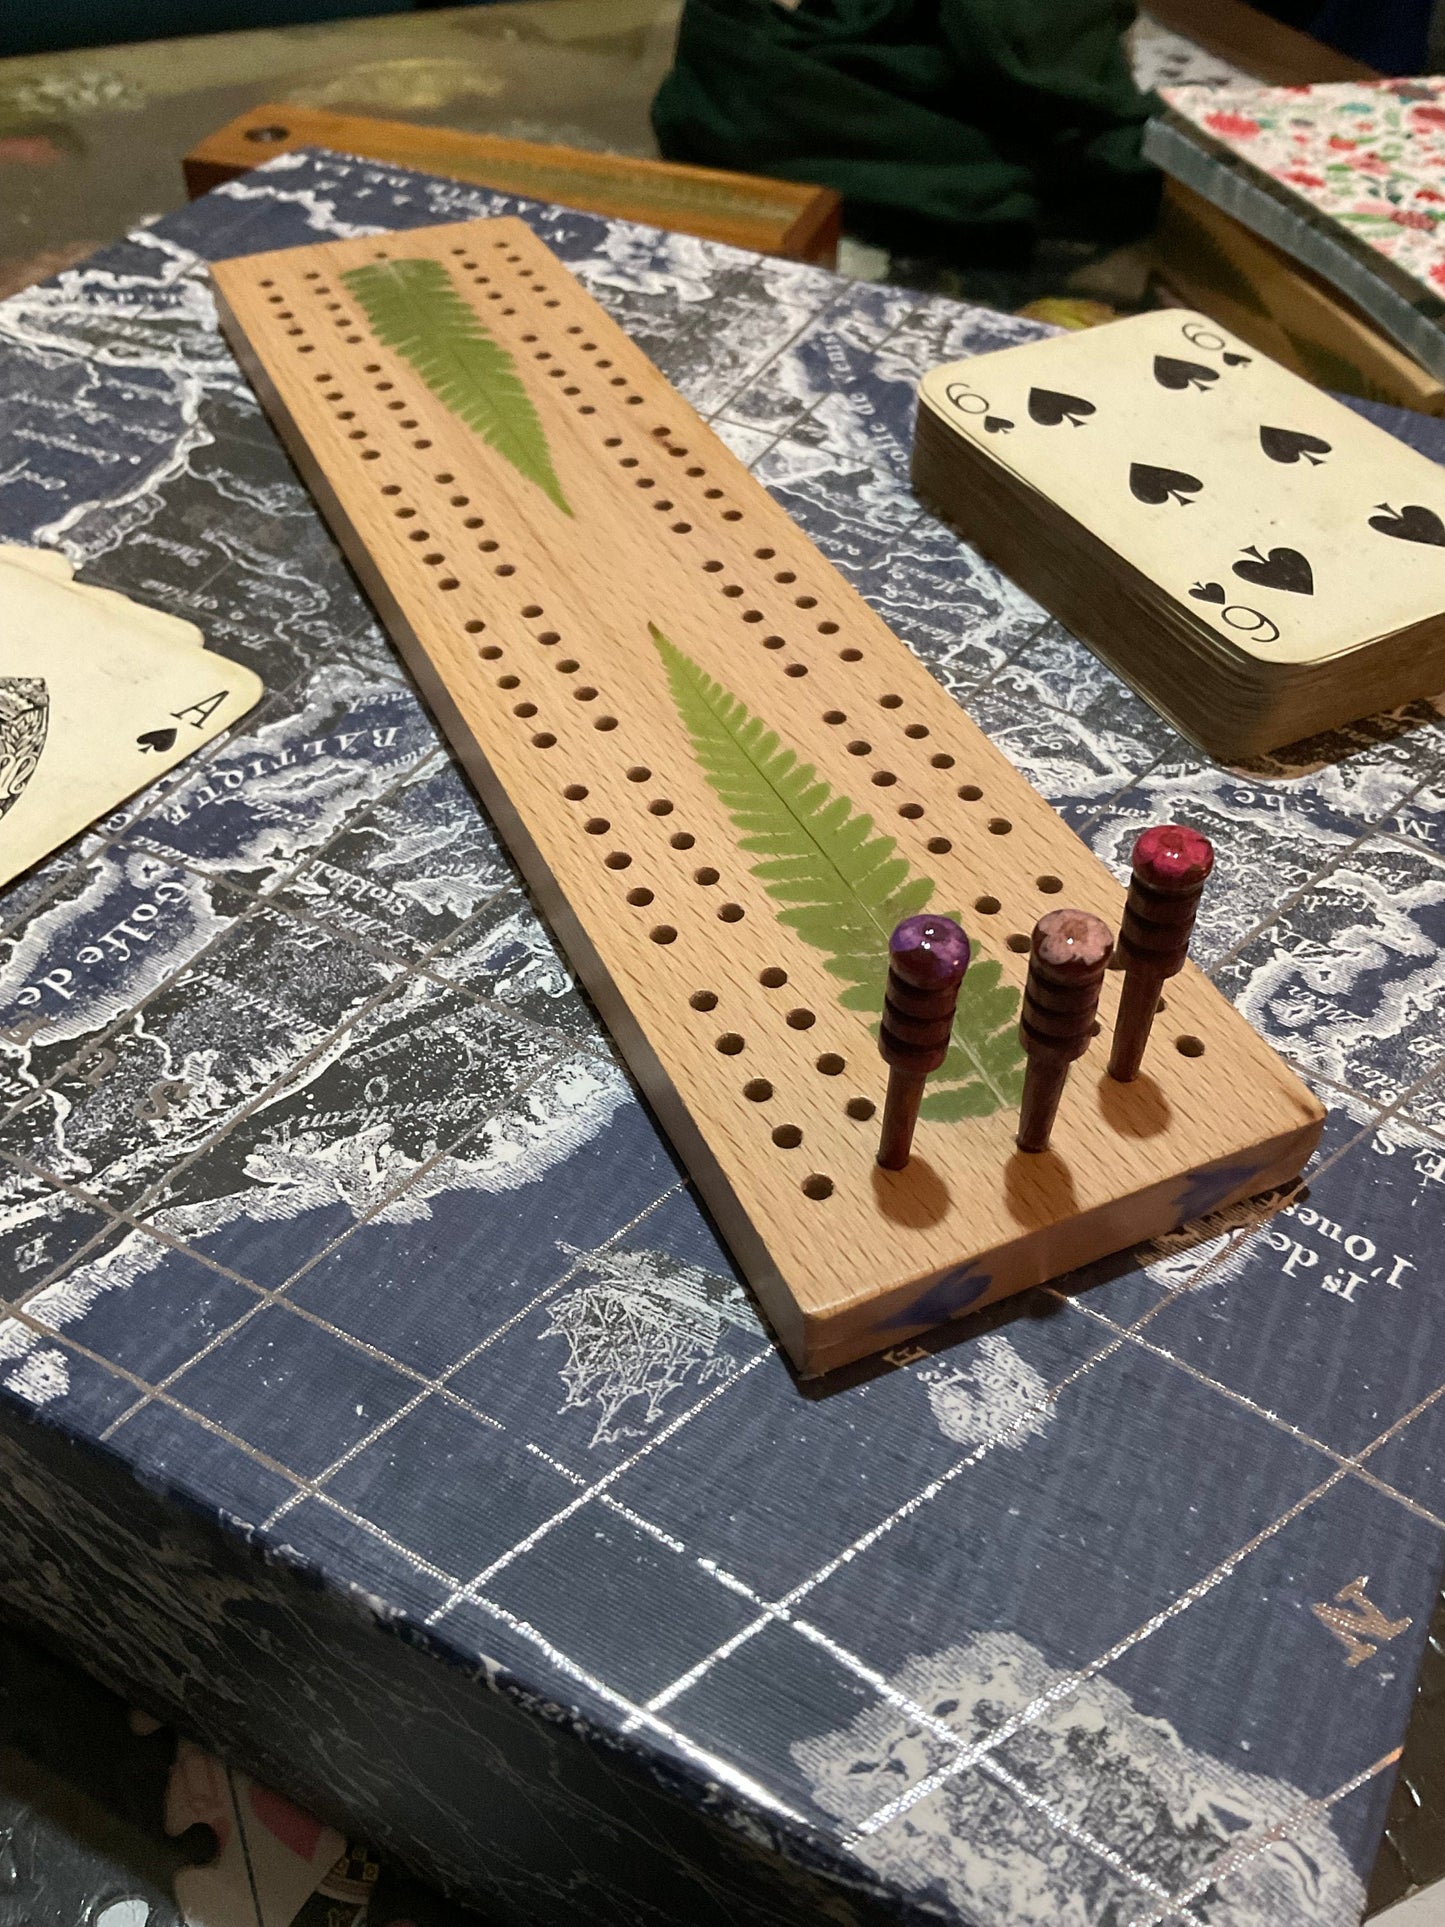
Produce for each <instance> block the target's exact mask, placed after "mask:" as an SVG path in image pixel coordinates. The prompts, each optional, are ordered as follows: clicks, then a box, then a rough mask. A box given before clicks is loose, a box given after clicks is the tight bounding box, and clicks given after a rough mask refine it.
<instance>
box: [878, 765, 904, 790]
mask: <svg viewBox="0 0 1445 1927" xmlns="http://www.w3.org/2000/svg"><path fill="white" fill-rule="evenodd" d="M873 781H874V783H875V784H877V786H878V788H879V789H880V790H886V789H891V788H892V786H893V785H894V784H895V783H896V782H897V781H898V778H897V777H896V776H895V775H894V774H893V772H892V770H891V769H876V770H874V772H873Z"/></svg>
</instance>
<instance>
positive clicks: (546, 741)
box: [532, 729, 557, 749]
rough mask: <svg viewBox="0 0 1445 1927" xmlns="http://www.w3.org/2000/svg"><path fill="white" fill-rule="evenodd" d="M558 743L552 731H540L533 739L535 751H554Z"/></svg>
mask: <svg viewBox="0 0 1445 1927" xmlns="http://www.w3.org/2000/svg"><path fill="white" fill-rule="evenodd" d="M556 741H557V738H556V737H555V736H554V735H553V734H552V732H551V730H550V729H539V730H538V731H537V734H536V735H535V736H534V737H533V738H532V747H533V749H552V748H553V747H554V746H555V744H556Z"/></svg>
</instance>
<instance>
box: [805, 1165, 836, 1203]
mask: <svg viewBox="0 0 1445 1927" xmlns="http://www.w3.org/2000/svg"><path fill="white" fill-rule="evenodd" d="M832 1195H833V1180H832V1179H831V1178H825V1177H824V1176H823V1174H822V1172H821V1171H815V1172H814V1173H813V1174H812V1176H811V1177H807V1178H804V1179H803V1196H804V1197H805V1198H812V1199H813V1201H814V1202H815V1203H819V1204H820V1203H821V1202H822V1201H823V1199H824V1198H831V1197H832Z"/></svg>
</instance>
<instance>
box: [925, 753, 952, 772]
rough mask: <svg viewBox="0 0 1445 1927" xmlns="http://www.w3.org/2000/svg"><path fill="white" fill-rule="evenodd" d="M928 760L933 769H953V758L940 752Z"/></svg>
mask: <svg viewBox="0 0 1445 1927" xmlns="http://www.w3.org/2000/svg"><path fill="white" fill-rule="evenodd" d="M928 760H929V762H930V763H931V764H932V765H933V767H934V769H952V768H953V758H952V757H951V756H946V755H944V754H943V753H942V752H940V753H939V754H938V755H937V756H930V757H929V759H928Z"/></svg>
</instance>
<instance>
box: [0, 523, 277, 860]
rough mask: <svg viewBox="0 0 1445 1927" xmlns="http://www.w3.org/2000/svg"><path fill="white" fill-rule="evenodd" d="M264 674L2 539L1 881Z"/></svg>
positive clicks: (240, 706) (56, 558)
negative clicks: (210, 648) (232, 659)
mask: <svg viewBox="0 0 1445 1927" xmlns="http://www.w3.org/2000/svg"><path fill="white" fill-rule="evenodd" d="M260 695H261V681H260V678H259V677H258V676H256V675H255V674H254V673H253V672H252V671H251V670H249V669H244V668H242V667H241V666H240V665H239V664H238V663H234V662H227V661H226V660H225V658H224V657H223V656H216V655H212V653H211V651H210V650H209V649H207V648H205V647H204V646H203V638H202V636H201V632H200V630H199V629H197V628H196V627H195V626H194V625H193V624H191V623H189V622H182V621H180V620H179V619H178V618H177V617H175V616H168V615H164V614H162V613H161V612H160V611H159V610H155V609H147V608H144V607H142V606H141V605H140V604H139V603H134V602H131V601H129V600H128V599H127V598H126V597H125V596H122V595H118V594H117V593H116V592H115V591H114V590H112V589H98V588H91V587H88V586H86V585H83V584H81V583H78V582H72V581H71V579H70V564H69V563H68V562H67V561H66V559H65V557H64V556H62V555H60V554H58V553H56V552H55V551H52V550H38V549H19V548H10V547H6V546H3V545H0V884H5V883H8V882H9V881H10V879H11V878H12V877H15V876H18V875H19V874H20V872H21V871H22V870H27V869H29V867H30V865H31V864H32V863H38V862H39V860H40V859H41V857H43V856H46V855H48V854H49V852H50V851H51V850H54V849H56V848H58V846H59V845H60V844H62V843H64V842H66V841H67V840H68V839H69V838H70V837H72V836H74V835H76V834H77V833H78V832H79V831H81V830H84V829H86V828H88V827H89V825H90V824H92V823H94V822H95V821H96V820H97V818H99V817H102V816H104V815H105V814H106V813H107V812H108V811H110V810H113V809H114V808H115V807H116V806H117V804H119V803H122V802H124V801H125V799H126V798H127V797H129V796H133V795H134V794H135V792H136V791H137V790H139V789H143V788H144V787H145V785H146V784H147V783H150V782H152V781H154V779H155V778H156V777H157V776H159V775H161V774H162V773H163V772H164V771H166V770H168V769H171V768H173V767H174V766H175V764H177V763H179V762H182V761H183V760H184V759H185V758H186V757H187V756H190V755H192V754H194V752H195V751H196V750H198V749H199V748H201V746H202V745H203V744H205V743H208V742H210V741H211V740H212V739H213V738H214V737H216V736H219V735H220V733H221V731H222V730H224V729H227V728H229V727H230V725H231V724H232V723H234V722H235V721H236V720H237V718H238V717H241V716H244V715H245V714H246V712H247V710H248V709H250V708H252V706H253V705H254V704H255V703H256V701H257V700H258V699H259V697H260Z"/></svg>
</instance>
